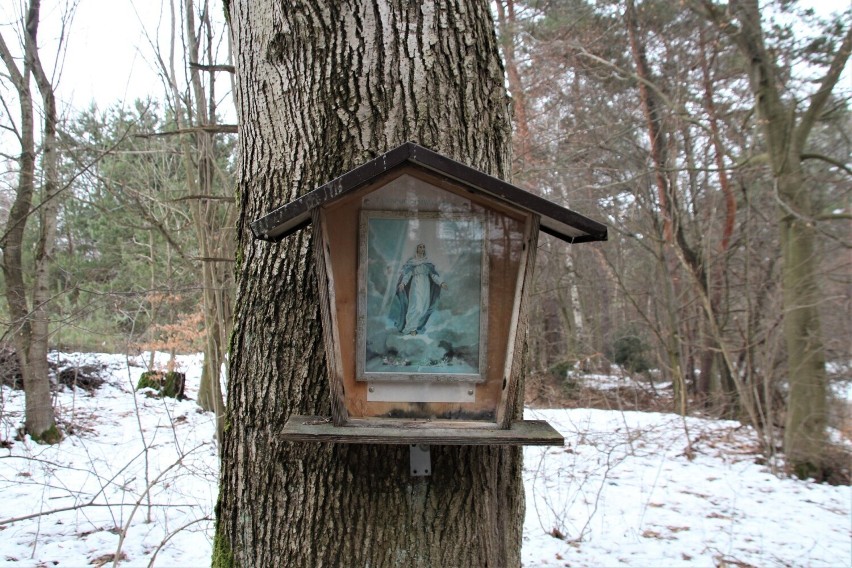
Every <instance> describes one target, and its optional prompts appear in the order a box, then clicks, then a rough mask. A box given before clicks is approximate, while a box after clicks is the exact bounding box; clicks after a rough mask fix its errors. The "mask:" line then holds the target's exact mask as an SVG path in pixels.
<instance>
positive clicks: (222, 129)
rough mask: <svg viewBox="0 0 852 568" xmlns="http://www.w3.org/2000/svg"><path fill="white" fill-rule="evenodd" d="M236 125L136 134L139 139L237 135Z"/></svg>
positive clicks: (204, 126) (211, 125)
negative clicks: (202, 133) (196, 135)
mask: <svg viewBox="0 0 852 568" xmlns="http://www.w3.org/2000/svg"><path fill="white" fill-rule="evenodd" d="M237 128H238V127H237V125H236V124H205V125H201V126H188V127H185V128H178V129H177V130H169V131H168V132H150V133H148V134H136V135H135V136H136V137H137V138H154V137H157V136H175V135H177V134H194V133H197V132H206V133H208V134H236V133H237V132H238V129H237Z"/></svg>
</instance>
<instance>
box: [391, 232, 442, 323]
mask: <svg viewBox="0 0 852 568" xmlns="http://www.w3.org/2000/svg"><path fill="white" fill-rule="evenodd" d="M442 289H443V290H446V289H447V284H446V283H445V282H443V281H442V280H441V278H440V275H439V274H438V271H437V270H435V265H434V264H433V263H432V262H431V261H430V260H429V257H427V256H426V245H425V244H423V243H420V244H418V245H417V249H416V251H415V254H414V256H412V257H410V258H409V259H408V260H407V261H406V262H405V264H404V265H403V266H402V270H400V274H399V280H398V281H397V286H396V301H395V302H394V306H393V308H392V310H391V318H392V319H393V323H394V326H395V327H396V329H397V330H398V331H399V332H400V333H402V334H410V335H417V334H420V333H423V331H424V329H425V328H426V322H428V321H429V317H430V316H431V315H432V312H433V311H434V309H435V303H436V302H437V301H438V298H439V297H440V296H441V290H442Z"/></svg>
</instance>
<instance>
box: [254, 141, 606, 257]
mask: <svg viewBox="0 0 852 568" xmlns="http://www.w3.org/2000/svg"><path fill="white" fill-rule="evenodd" d="M406 164H414V165H417V166H420V167H422V168H425V169H427V170H431V171H433V172H435V173H438V174H440V175H442V176H444V177H447V178H450V179H452V180H455V181H456V182H459V183H461V184H463V185H465V186H467V187H468V188H470V190H471V191H474V192H476V193H480V194H483V195H487V196H489V197H491V198H494V199H496V200H498V201H501V202H503V203H506V204H508V205H509V206H513V207H516V208H518V209H521V210H524V211H528V212H531V213H535V214H538V215H540V216H541V230H542V231H544V232H545V233H548V234H550V235H553V236H554V237H557V238H559V239H562V240H563V241H566V242H569V243H582V242H588V241H605V240H606V238H607V230H606V226H605V225H602V224H601V223H598V222H597V221H592V220H591V219H589V218H588V217H585V216H583V215H580V214H579V213H576V212H574V211H571V210H570V209H566V208H565V207H561V206H559V205H556V204H555V203H552V202H550V201H548V200H546V199H543V198H541V197H539V196H537V195H534V194H532V193H530V192H528V191H525V190H523V189H521V188H519V187H517V186H514V185H512V184H510V183H506V182H505V181H502V180H500V179H497V178H495V177H493V176H490V175H488V174H485V173H483V172H481V171H479V170H475V169H473V168H471V167H470V166H466V165H464V164H462V163H460V162H457V161H455V160H451V159H450V158H447V157H445V156H442V155H441V154H438V153H437V152H433V151H432V150H429V149H427V148H424V147H422V146H419V145H417V144H415V143H414V142H406V143H405V144H402V145H401V146H397V147H396V148H394V149H393V150H391V151H389V152H387V153H385V154H382V155H381V156H379V157H378V158H375V159H374V160H370V161H369V162H367V163H366V164H364V165H362V166H358V167H357V168H355V169H353V170H350V171H348V172H346V173H345V174H343V175H342V176H340V177H338V178H336V179H333V180H332V181H330V182H328V183H326V184H325V185H322V186H320V187H318V188H317V189H315V190H313V191H312V192H310V193H308V194H306V195H303V196H302V197H300V198H298V199H296V200H294V201H291V202H290V203H287V204H286V205H284V206H282V207H279V208H278V209H276V210H274V211H272V212H271V213H269V214H267V215H265V216H264V217H261V218H260V219H258V220H256V221H254V222H253V223H252V224H251V230H252V232H253V233H254V236H255V238H258V239H265V240H269V241H278V240H281V239H283V238H284V237H286V236H287V235H290V234H291V233H293V232H295V231H297V230H298V229H301V228H302V227H305V226H307V225H308V224H309V223H310V222H311V210H312V209H314V208H315V207H319V206H321V205H325V204H327V203H330V202H332V201H334V200H336V199H338V198H340V197H342V196H344V195H346V194H347V193H349V192H351V191H353V190H355V189H358V188H359V187H361V186H363V185H364V184H365V183H367V182H370V181H371V180H373V179H375V178H376V177H378V176H380V175H382V174H384V173H386V172H389V171H390V170H393V169H395V168H397V167H399V166H403V165H406Z"/></svg>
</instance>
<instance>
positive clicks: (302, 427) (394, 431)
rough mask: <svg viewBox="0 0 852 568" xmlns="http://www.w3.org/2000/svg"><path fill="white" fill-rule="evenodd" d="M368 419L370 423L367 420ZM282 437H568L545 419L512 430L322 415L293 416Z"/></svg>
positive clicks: (442, 441) (436, 440) (349, 440)
mask: <svg viewBox="0 0 852 568" xmlns="http://www.w3.org/2000/svg"><path fill="white" fill-rule="evenodd" d="M367 423H368V424H367ZM282 438H283V439H285V440H289V441H291V442H334V443H338V444H431V445H439V446H441V445H443V446H562V445H564V444H565V439H564V438H563V437H562V435H561V434H560V433H559V432H557V431H556V430H555V429H554V428H553V427H552V426H551V425H550V424H548V423H547V422H545V421H544V420H515V421H513V422H512V427H511V428H510V429H509V430H501V429H499V428H498V427H497V425H496V424H489V423H477V424H476V427H474V428H461V427H459V426H457V425H452V424H451V423H447V422H429V421H425V420H423V421H409V422H404V421H399V420H396V421H390V422H388V423H387V424H382V423H381V420H380V419H375V420H370V421H366V420H361V421H359V423H357V424H348V425H346V426H335V425H334V424H333V423H332V422H331V419H330V418H328V417H323V416H291V417H290V419H289V420H288V421H287V423H286V424H285V425H284V430H283V432H282Z"/></svg>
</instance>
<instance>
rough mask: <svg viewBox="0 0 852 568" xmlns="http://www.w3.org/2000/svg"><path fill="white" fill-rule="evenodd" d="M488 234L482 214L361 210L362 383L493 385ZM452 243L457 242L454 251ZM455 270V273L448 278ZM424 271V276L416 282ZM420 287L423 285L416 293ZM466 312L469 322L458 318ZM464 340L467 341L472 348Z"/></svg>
mask: <svg viewBox="0 0 852 568" xmlns="http://www.w3.org/2000/svg"><path fill="white" fill-rule="evenodd" d="M485 229H486V227H485V224H484V219H483V217H482V216H481V215H477V214H464V213H453V212H450V213H440V212H437V211H425V212H424V211H420V212H413V211H375V210H362V211H361V215H360V224H359V252H358V323H357V327H356V330H355V338H356V339H355V341H356V344H355V345H356V346H355V349H356V377H355V378H356V380H358V381H386V382H408V381H423V382H433V383H434V382H470V383H481V382H484V381H485V377H484V369H485V366H486V364H487V355H488V347H487V345H488V342H487V337H488V333H487V331H488V282H489V278H488V276H489V275H488V266H489V262H488V260H489V257H488V238H487V235H486V232H485ZM449 232H453V233H454V234H453V235H448V234H447V233H449ZM460 232H461V233H462V234H461V235H459V233H460ZM382 233H384V234H382ZM452 237H455V238H454V240H455V241H456V242H455V243H452V244H449V246H448V242H447V239H448V238H452ZM459 237H462V238H459ZM427 243H428V244H427ZM435 250H437V251H438V253H437V258H438V259H440V260H443V262H440V260H436V261H435V262H432V260H433V257H431V256H430V253H429V252H427V251H435ZM421 252H422V256H421ZM406 257H408V259H407V260H405V258H406ZM436 264H437V265H438V268H440V271H439V270H438V268H436ZM442 264H443V265H446V266H441V265H442ZM450 267H452V268H453V269H454V270H452V271H451V272H449V273H448V272H447V271H449V270H450ZM418 271H420V272H423V274H422V275H421V276H420V277H417V276H414V275H415V274H416V273H417V272H418ZM456 273H457V274H456ZM418 282H421V283H422V284H420V286H421V287H420V288H417V289H416V290H415V286H418V284H417V283H418ZM448 283H450V285H448ZM417 290H420V292H421V293H420V294H417ZM412 297H414V298H418V297H419V298H420V300H421V303H422V304H423V305H421V306H419V309H418V306H417V305H413V303H410V300H409V299H410V298H412ZM463 310H464V311H465V313H466V314H468V317H466V318H465V314H461V315H457V316H454V315H453V314H454V312H455V313H457V312H461V311H463ZM470 316H473V318H475V321H470V320H471V319H472V318H471V317H470ZM465 319H466V320H467V321H465ZM411 320H415V321H411ZM465 324H466V325H465ZM461 338H467V342H466V344H465V341H464V339H461ZM368 354H369V355H368Z"/></svg>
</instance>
